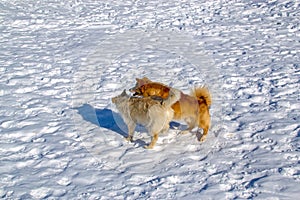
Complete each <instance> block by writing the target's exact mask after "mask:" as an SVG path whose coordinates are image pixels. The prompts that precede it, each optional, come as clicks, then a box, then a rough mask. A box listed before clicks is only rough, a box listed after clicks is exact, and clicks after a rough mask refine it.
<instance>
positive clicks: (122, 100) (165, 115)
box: [112, 89, 180, 149]
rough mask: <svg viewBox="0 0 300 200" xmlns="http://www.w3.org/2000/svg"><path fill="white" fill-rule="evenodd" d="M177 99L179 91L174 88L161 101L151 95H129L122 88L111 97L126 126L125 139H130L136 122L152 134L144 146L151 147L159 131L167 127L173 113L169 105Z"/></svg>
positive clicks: (165, 129)
mask: <svg viewBox="0 0 300 200" xmlns="http://www.w3.org/2000/svg"><path fill="white" fill-rule="evenodd" d="M178 99H180V91H178V90H176V89H171V90H170V91H169V95H168V97H167V98H166V99H165V100H162V101H156V100H154V99H152V98H151V97H148V98H147V97H146V98H140V97H130V96H129V95H127V94H126V91H125V90H124V91H123V93H122V94H120V95H119V96H116V97H114V98H112V102H113V103H114V104H115V105H116V107H117V109H118V110H119V112H120V113H121V116H122V118H123V120H124V122H125V123H126V124H127V126H128V137H127V140H129V141H132V138H133V133H134V130H135V127H136V124H141V125H143V126H145V127H146V128H147V130H148V132H150V133H151V134H152V141H151V143H150V144H149V145H148V146H146V147H145V148H148V149H151V148H153V146H154V145H155V143H156V141H157V139H158V135H159V133H161V132H164V131H167V130H168V129H169V123H170V121H171V120H172V118H173V115H174V111H173V109H172V108H171V105H173V104H174V103H175V102H176V101H178Z"/></svg>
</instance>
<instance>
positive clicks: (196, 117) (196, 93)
mask: <svg viewBox="0 0 300 200" xmlns="http://www.w3.org/2000/svg"><path fill="white" fill-rule="evenodd" d="M170 90H171V87H169V86H166V85H164V84H162V83H158V82H152V81H151V80H150V79H148V78H147V77H144V78H143V79H138V78H137V79H136V85H135V87H133V88H131V89H130V91H131V92H133V93H134V95H138V96H144V97H148V96H159V97H162V98H166V97H167V96H168V94H169V91H170ZM210 105H211V96H210V93H209V91H208V89H207V88H206V87H198V88H195V89H194V90H192V94H191V96H190V95H187V94H184V93H182V92H181V98H180V99H179V101H177V102H176V103H174V104H173V105H172V109H173V110H174V118H173V119H174V120H184V121H185V122H186V123H187V124H188V130H189V131H191V130H192V129H193V128H195V127H200V128H202V129H203V134H202V136H200V137H199V138H198V140H199V141H204V140H205V138H206V136H207V133H208V129H209V127H210V114H209V107H210ZM182 133H186V131H183V132H182Z"/></svg>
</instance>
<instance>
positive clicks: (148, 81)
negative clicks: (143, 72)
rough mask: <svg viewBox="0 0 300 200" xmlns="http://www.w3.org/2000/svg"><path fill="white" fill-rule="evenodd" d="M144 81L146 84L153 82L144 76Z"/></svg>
mask: <svg viewBox="0 0 300 200" xmlns="http://www.w3.org/2000/svg"><path fill="white" fill-rule="evenodd" d="M143 81H145V83H150V82H151V80H150V79H149V78H148V77H146V76H144V78H143Z"/></svg>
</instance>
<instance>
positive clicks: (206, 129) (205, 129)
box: [198, 127, 208, 142]
mask: <svg viewBox="0 0 300 200" xmlns="http://www.w3.org/2000/svg"><path fill="white" fill-rule="evenodd" d="M207 133H208V127H205V128H203V134H202V135H201V136H200V137H198V140H199V142H203V141H204V140H205V139H206V137H207Z"/></svg>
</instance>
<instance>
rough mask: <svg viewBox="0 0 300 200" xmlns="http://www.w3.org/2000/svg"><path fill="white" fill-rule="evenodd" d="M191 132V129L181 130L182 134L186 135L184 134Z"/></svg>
mask: <svg viewBox="0 0 300 200" xmlns="http://www.w3.org/2000/svg"><path fill="white" fill-rule="evenodd" d="M189 132H190V131H189V130H183V131H180V134H182V135H184V134H187V133H189Z"/></svg>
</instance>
